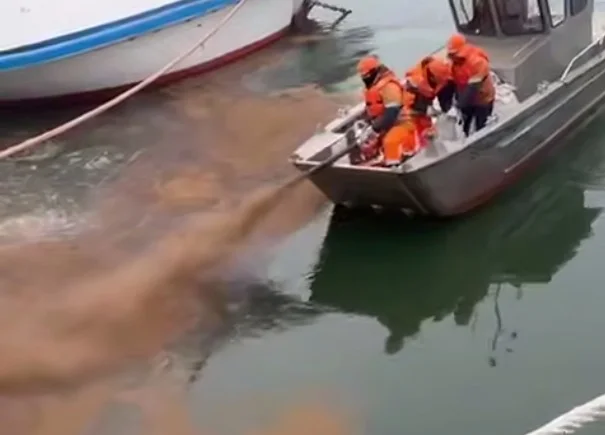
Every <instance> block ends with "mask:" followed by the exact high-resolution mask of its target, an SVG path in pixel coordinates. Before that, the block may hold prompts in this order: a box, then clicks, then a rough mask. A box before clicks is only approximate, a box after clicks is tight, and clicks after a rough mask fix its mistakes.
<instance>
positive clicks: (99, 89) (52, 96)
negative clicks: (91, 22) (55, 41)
mask: <svg viewBox="0 0 605 435" xmlns="http://www.w3.org/2000/svg"><path fill="white" fill-rule="evenodd" d="M232 7H233V6H228V7H224V8H222V9H219V10H217V11H215V12H210V13H208V14H205V15H203V16H200V17H198V18H192V19H189V20H188V21H185V22H182V23H179V24H175V25H172V26H169V27H166V28H163V29H160V30H156V31H154V32H150V33H146V34H142V35H140V36H138V37H135V38H131V39H129V40H125V41H121V42H117V43H115V44H111V45H108V46H104V47H102V48H98V49H95V50H92V51H88V52H85V53H82V54H77V55H74V56H70V57H65V58H62V59H59V60H55V61H50V62H47V63H41V64H37V65H33V66H31V67H23V68H19V69H12V70H6V71H0V105H15V104H18V105H22V104H28V105H30V104H40V103H42V104H47V103H65V102H68V101H72V100H73V99H81V100H95V99H98V98H101V97H108V96H111V95H112V94H116V93H118V92H119V91H121V90H123V89H124V88H126V87H128V86H131V85H132V84H135V83H138V82H140V81H142V80H144V79H145V78H147V77H148V76H150V75H152V74H153V73H155V72H156V71H158V70H160V69H161V68H162V67H164V66H165V65H166V64H167V63H168V62H170V61H171V60H173V59H174V58H176V57H177V56H179V55H180V54H182V53H183V52H184V50H186V49H187V48H189V47H191V46H192V44H193V43H194V42H195V41H196V40H199V39H200V38H201V37H203V36H204V35H205V34H207V33H208V32H210V31H211V30H212V29H214V28H215V27H217V25H218V24H219V22H220V21H221V20H222V19H223V18H224V17H225V15H227V14H228V13H229V11H230V10H231V9H232ZM298 8H300V0H289V1H283V0H247V1H246V3H245V4H244V5H242V6H241V8H240V9H239V10H238V11H237V12H236V13H235V14H234V15H233V17H232V18H231V19H230V20H229V21H227V22H226V23H225V24H224V26H223V27H221V29H220V30H219V31H218V32H217V33H215V34H214V35H213V36H212V37H211V38H210V39H209V40H208V41H207V43H206V44H205V45H204V46H203V47H202V48H200V49H198V50H196V51H195V52H194V53H193V54H191V55H190V56H188V57H187V58H186V59H184V60H183V61H181V62H180V63H179V64H177V65H176V66H175V67H174V68H173V69H172V70H171V71H169V72H168V73H167V74H165V75H164V76H162V77H161V78H160V79H159V80H157V81H156V82H155V83H154V85H155V86H157V85H163V84H167V83H169V82H172V81H176V80H179V79H182V78H184V77H186V76H189V75H193V74H199V73H202V72H205V71H208V70H211V69H214V68H217V67H219V66H222V65H224V64H226V63H228V62H231V61H234V60H236V59H238V58H240V57H242V56H245V55H247V54H249V53H251V52H253V51H255V50H258V49H260V48H263V47H264V46H266V45H268V44H270V43H272V42H274V41H276V40H277V39H279V38H280V37H281V36H283V35H284V34H285V33H286V31H287V30H288V29H289V27H290V23H291V21H292V17H293V15H294V14H295V13H296V12H297V9H298ZM255 17H256V18H255ZM258 17H262V19H258Z"/></svg>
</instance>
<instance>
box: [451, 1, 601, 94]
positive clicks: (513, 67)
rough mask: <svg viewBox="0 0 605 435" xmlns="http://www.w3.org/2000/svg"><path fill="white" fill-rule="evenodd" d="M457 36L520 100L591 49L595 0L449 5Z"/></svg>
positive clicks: (458, 3) (485, 2)
mask: <svg viewBox="0 0 605 435" xmlns="http://www.w3.org/2000/svg"><path fill="white" fill-rule="evenodd" d="M449 3H450V7H451V9H452V15H453V17H454V21H455V24H456V28H457V30H458V31H459V32H460V33H462V34H464V35H465V36H466V37H467V39H468V40H469V42H471V43H473V44H476V45H479V46H481V47H482V48H483V49H485V50H486V51H487V53H488V54H489V56H490V60H491V64H492V69H493V70H494V72H495V73H496V74H498V76H500V77H501V78H502V79H503V80H504V81H506V82H508V83H510V84H511V85H513V86H515V87H516V89H517V91H516V93H517V98H518V99H519V100H524V99H526V98H527V97H529V96H530V95H532V94H533V93H535V92H536V90H537V89H538V86H539V85H540V83H541V82H543V81H553V80H556V79H558V78H559V77H560V76H561V74H562V73H563V72H564V71H565V69H566V67H567V66H568V64H569V63H570V62H571V61H572V60H573V59H574V58H575V57H576V56H577V55H578V53H580V52H581V51H582V50H583V49H585V48H586V47H587V46H588V45H590V44H591V43H592V40H593V30H592V26H593V17H592V15H593V9H594V0H449Z"/></svg>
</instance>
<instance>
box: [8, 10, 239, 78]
mask: <svg viewBox="0 0 605 435" xmlns="http://www.w3.org/2000/svg"><path fill="white" fill-rule="evenodd" d="M239 1H240V0H179V1H176V2H173V3H171V4H168V5H164V6H160V7H158V8H154V9H151V10H148V11H145V12H142V13H139V14H135V15H131V16H129V17H125V18H121V19H119V20H115V21H111V22H108V23H104V24H101V25H98V26H94V27H90V28H87V29H84V30H80V31H76V32H72V33H68V34H64V35H61V36H58V37H55V38H50V39H47V40H44V41H40V42H37V43H33V44H28V45H23V46H21V47H17V48H11V49H8V50H4V51H0V73H1V72H3V71H8V70H14V69H19V68H26V67H31V66H34V65H38V64H43V63H49V62H53V61H56V60H60V59H63V58H66V57H71V56H75V55H78V54H83V53H86V52H90V51H93V50H96V49H99V48H102V47H105V46H108V45H113V44H116V43H119V42H122V41H124V40H128V39H132V38H136V37H139V36H142V35H144V34H147V33H150V32H154V31H158V30H161V29H164V28H166V27H169V26H173V25H176V24H180V23H183V22H186V21H188V20H191V19H195V18H200V17H203V16H206V15H209V14H211V13H213V12H217V11H219V10H221V9H224V8H226V7H229V6H232V5H235V4H237V3H238V2H239Z"/></svg>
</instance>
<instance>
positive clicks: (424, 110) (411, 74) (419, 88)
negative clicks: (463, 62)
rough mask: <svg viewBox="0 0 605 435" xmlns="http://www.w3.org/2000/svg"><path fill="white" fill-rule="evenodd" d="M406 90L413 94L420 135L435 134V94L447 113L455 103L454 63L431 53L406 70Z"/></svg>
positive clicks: (413, 105)
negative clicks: (432, 115) (452, 70)
mask: <svg viewBox="0 0 605 435" xmlns="http://www.w3.org/2000/svg"><path fill="white" fill-rule="evenodd" d="M405 88H406V91H407V92H408V93H409V94H410V95H411V101H409V102H408V104H407V105H408V107H409V110H410V112H411V115H412V117H413V119H414V121H415V123H416V129H417V132H418V137H419V138H420V139H421V140H424V139H425V138H426V137H427V136H428V135H430V134H432V126H433V121H432V119H431V113H429V108H430V107H432V104H433V101H434V100H435V98H437V99H438V101H439V106H441V110H442V111H443V112H444V113H445V112H447V111H449V110H450V108H451V107H452V101H453V97H454V92H455V86H454V82H453V80H452V73H451V66H450V64H449V63H448V62H446V61H445V60H442V59H439V58H437V57H433V56H427V57H425V58H424V59H422V60H421V61H420V63H418V64H417V65H416V66H415V67H413V68H412V69H410V70H408V71H407V72H406V80H405Z"/></svg>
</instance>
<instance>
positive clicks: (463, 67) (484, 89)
mask: <svg viewBox="0 0 605 435" xmlns="http://www.w3.org/2000/svg"><path fill="white" fill-rule="evenodd" d="M477 56H479V57H481V58H483V59H484V60H485V61H487V62H489V56H488V55H487V53H486V52H485V51H484V50H483V49H481V48H480V47H477V46H474V45H471V46H469V47H468V51H467V53H466V56H465V61H464V63H462V64H460V65H452V78H453V80H454V83H455V84H456V89H457V91H458V92H461V91H462V90H464V88H465V87H466V86H468V84H469V80H470V78H471V77H472V76H473V75H475V74H476V71H474V68H475V66H474V65H473V63H474V59H476V57H477ZM495 92H496V91H495V88H494V83H493V80H492V77H491V75H490V74H489V71H487V72H486V75H485V78H484V79H483V81H482V82H481V86H480V89H479V94H478V95H477V103H478V104H487V103H490V102H492V101H493V100H494V97H495Z"/></svg>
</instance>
